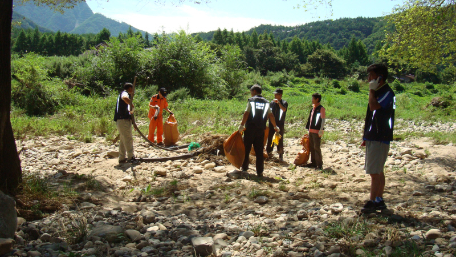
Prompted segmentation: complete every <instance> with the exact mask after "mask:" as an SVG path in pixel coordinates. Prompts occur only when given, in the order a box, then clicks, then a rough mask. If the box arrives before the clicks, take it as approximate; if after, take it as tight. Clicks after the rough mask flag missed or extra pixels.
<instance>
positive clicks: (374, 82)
mask: <svg viewBox="0 0 456 257" xmlns="http://www.w3.org/2000/svg"><path fill="white" fill-rule="evenodd" d="M380 79H381V77H378V78H377V79H376V80H375V79H373V80H371V81H369V89H370V90H377V88H378V85H379V84H380Z"/></svg>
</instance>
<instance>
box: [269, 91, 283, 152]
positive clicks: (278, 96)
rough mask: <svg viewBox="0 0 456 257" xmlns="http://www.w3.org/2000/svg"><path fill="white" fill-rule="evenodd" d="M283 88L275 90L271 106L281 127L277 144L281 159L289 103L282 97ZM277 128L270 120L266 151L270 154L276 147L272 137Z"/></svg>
mask: <svg viewBox="0 0 456 257" xmlns="http://www.w3.org/2000/svg"><path fill="white" fill-rule="evenodd" d="M282 95H283V90H282V89H281V88H277V89H276V91H275V92H274V100H272V101H271V103H270V106H271V110H272V114H273V115H274V118H275V123H276V124H277V126H278V127H279V129H280V132H279V133H280V135H281V136H282V137H281V138H280V140H279V144H278V145H277V152H278V153H279V159H280V161H283V134H284V132H285V117H286V115H287V109H288V103H287V101H285V100H283V99H282ZM274 132H275V128H274V126H273V125H272V122H271V121H269V134H268V143H267V145H266V152H267V153H268V156H272V150H273V149H274V147H273V145H272V139H273V137H274Z"/></svg>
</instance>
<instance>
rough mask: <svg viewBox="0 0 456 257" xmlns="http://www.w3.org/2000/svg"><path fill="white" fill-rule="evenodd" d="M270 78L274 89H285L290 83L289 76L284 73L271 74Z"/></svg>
mask: <svg viewBox="0 0 456 257" xmlns="http://www.w3.org/2000/svg"><path fill="white" fill-rule="evenodd" d="M268 76H269V83H270V85H271V86H272V87H274V88H278V87H283V86H285V85H286V84H287V83H288V76H287V74H286V73H284V72H280V71H279V72H275V73H272V72H270V73H269V74H268Z"/></svg>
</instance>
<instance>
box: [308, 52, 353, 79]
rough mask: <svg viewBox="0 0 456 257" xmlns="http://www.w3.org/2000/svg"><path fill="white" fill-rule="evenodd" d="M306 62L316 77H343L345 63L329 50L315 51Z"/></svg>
mask: <svg viewBox="0 0 456 257" xmlns="http://www.w3.org/2000/svg"><path fill="white" fill-rule="evenodd" d="M308 61H309V64H310V65H311V66H312V69H313V71H314V73H315V75H317V76H320V77H328V78H342V77H344V76H345V72H346V71H345V66H344V64H345V61H344V60H342V59H341V58H340V57H338V56H337V55H336V54H335V53H334V52H332V51H331V50H325V49H323V50H317V51H316V52H315V53H313V54H312V55H310V56H309V58H308Z"/></svg>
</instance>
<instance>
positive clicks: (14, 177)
mask: <svg viewBox="0 0 456 257" xmlns="http://www.w3.org/2000/svg"><path fill="white" fill-rule="evenodd" d="M12 15H13V0H0V190H1V191H3V192H4V193H6V194H10V195H15V194H16V192H17V187H18V185H19V183H20V182H21V180H22V170H21V163H20V160H19V155H18V154H17V148H16V141H15V140H14V134H13V128H12V127H11V121H10V112H11V20H12Z"/></svg>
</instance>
